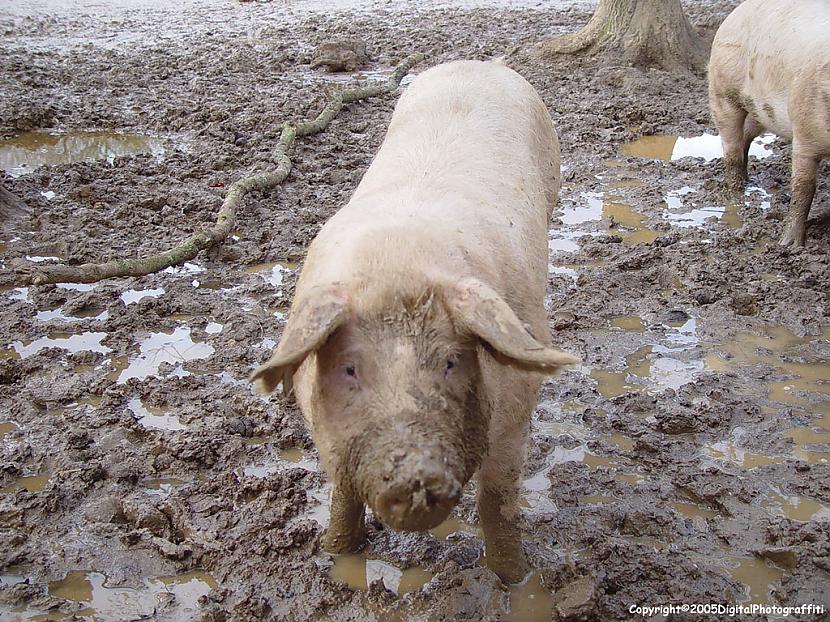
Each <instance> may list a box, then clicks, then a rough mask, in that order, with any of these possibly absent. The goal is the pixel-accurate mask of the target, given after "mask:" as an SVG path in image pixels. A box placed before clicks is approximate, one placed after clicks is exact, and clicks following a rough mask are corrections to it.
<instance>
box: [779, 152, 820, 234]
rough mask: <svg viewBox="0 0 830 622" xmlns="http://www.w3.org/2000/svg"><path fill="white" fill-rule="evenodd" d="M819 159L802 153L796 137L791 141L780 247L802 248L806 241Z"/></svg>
mask: <svg viewBox="0 0 830 622" xmlns="http://www.w3.org/2000/svg"><path fill="white" fill-rule="evenodd" d="M820 161H821V159H820V158H819V157H817V156H815V155H813V154H811V153H809V152H807V153H804V150H803V149H802V147H801V145H800V141H799V140H798V136H796V137H795V138H794V140H793V176H792V181H791V186H792V188H791V195H790V209H789V212H788V214H787V220H786V224H785V225H784V234H783V235H782V236H781V241H780V242H779V244H781V246H804V243H805V242H806V240H807V214H809V212H810V206H811V205H812V204H813V197H814V196H815V194H816V175H817V174H818V165H819V162H820Z"/></svg>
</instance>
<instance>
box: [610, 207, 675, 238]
mask: <svg viewBox="0 0 830 622" xmlns="http://www.w3.org/2000/svg"><path fill="white" fill-rule="evenodd" d="M602 215H603V218H604V219H605V220H607V221H608V229H609V233H612V234H614V235H618V236H620V237H621V238H622V241H623V242H624V243H626V244H651V243H652V242H654V240H656V239H657V238H659V237H660V236H661V235H663V234H664V233H665V232H663V231H658V230H656V229H649V228H648V227H646V225H645V220H646V217H645V216H644V215H643V214H641V213H639V212H637V211H635V210H634V208H632V207H631V206H630V205H628V204H626V203H612V202H606V203H604V204H603V206H602Z"/></svg>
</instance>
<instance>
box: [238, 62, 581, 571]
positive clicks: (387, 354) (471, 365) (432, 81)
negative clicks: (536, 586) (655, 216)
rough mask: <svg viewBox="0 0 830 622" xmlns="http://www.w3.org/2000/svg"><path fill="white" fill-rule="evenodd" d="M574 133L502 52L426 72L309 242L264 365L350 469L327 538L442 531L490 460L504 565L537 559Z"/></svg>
mask: <svg viewBox="0 0 830 622" xmlns="http://www.w3.org/2000/svg"><path fill="white" fill-rule="evenodd" d="M559 158H560V156H559V141H558V139H557V136H556V131H555V129H554V127H553V123H552V122H551V118H550V115H549V114H548V112H547V109H546V108H545V105H544V103H543V102H542V100H541V99H540V97H539V95H538V94H537V93H536V91H535V90H534V89H533V87H532V86H530V84H528V83H527V82H526V81H525V80H524V79H523V78H522V77H521V76H519V75H518V74H517V73H515V72H514V71H512V70H511V69H508V68H507V67H505V66H503V65H500V64H496V63H489V62H478V61H463V62H453V63H449V64H445V65H440V66H438V67H435V68H433V69H430V70H428V71H426V72H424V73H423V74H422V75H421V76H419V77H418V78H417V79H416V80H414V82H413V83H412V85H411V86H410V87H409V88H408V89H407V91H406V93H405V94H404V95H403V96H402V97H401V99H400V101H399V102H398V105H397V106H396V108H395V112H394V115H393V116H392V120H391V123H390V126H389V131H388V132H387V134H386V138H385V140H384V142H383V145H382V146H381V148H380V151H379V152H378V154H377V156H376V157H375V159H374V161H373V162H372V165H371V166H370V167H369V169H368V171H366V174H365V175H364V177H363V180H362V181H361V182H360V185H359V186H358V188H357V189H356V191H355V193H354V195H353V196H352V198H351V200H350V201H349V203H348V204H347V205H346V206H345V207H343V208H342V209H341V210H340V211H339V212H337V213H336V214H335V215H334V216H333V217H332V218H331V220H329V221H328V223H326V225H325V226H324V227H323V228H322V229H321V231H320V233H319V234H318V236H317V237H316V239H315V240H314V241H313V243H312V244H311V246H310V247H309V249H308V255H307V257H306V261H305V265H304V267H303V271H302V274H301V276H300V279H299V281H298V284H297V289H296V294H295V297H294V302H293V305H292V307H291V315H290V319H289V321H288V324H287V325H286V327H285V330H284V332H283V334H282V338H281V340H280V343H279V345H278V346H277V348H276V349H275V351H274V353H273V355H272V356H271V358H270V360H269V361H268V362H267V363H265V364H264V365H262V366H261V367H259V368H258V369H257V370H256V371H255V372H254V373H253V375H252V378H253V379H256V380H258V381H260V382H261V385H262V387H263V388H264V389H265V390H267V391H272V390H273V389H274V388H275V387H276V385H277V384H278V383H279V382H280V381H282V383H283V390H284V391H285V390H286V389H288V390H289V391H290V390H291V386H292V384H293V386H294V388H295V390H296V395H297V399H298V402H299V405H300V408H301V410H302V412H303V415H304V417H305V418H306V420H307V422H308V425H309V428H310V430H311V433H312V436H313V437H314V441H315V443H316V445H317V447H318V449H319V452H320V457H321V459H322V463H323V466H324V468H325V470H326V472H327V473H328V474H329V476H330V477H331V479H332V480H333V492H332V505H331V521H330V525H329V529H328V532H327V533H326V536H325V540H324V546H325V548H326V549H327V550H329V551H330V552H334V553H345V552H350V551H354V550H356V549H358V548H360V546H362V544H363V543H364V541H365V531H364V517H363V513H364V507H365V504H368V505H369V506H370V507H371V508H372V510H373V511H374V513H375V515H376V516H377V517H379V518H380V520H381V521H383V523H385V524H386V525H388V526H390V527H393V528H396V529H404V530H410V531H422V530H426V529H431V528H433V527H436V526H437V525H438V524H440V523H441V522H442V521H444V520H445V519H446V518H447V516H448V515H449V513H450V511H451V510H452V508H453V506H454V505H455V504H456V502H458V500H459V499H460V497H461V493H462V488H463V486H464V484H465V483H466V482H467V481H468V480H469V479H470V478H471V477H472V475H473V474H474V473H476V471H477V472H478V509H479V516H480V519H481V525H482V528H483V531H484V539H485V546H486V553H487V562H488V564H489V566H490V567H491V568H492V569H493V570H494V571H495V572H496V573H497V574H498V575H499V576H500V577H502V578H503V579H505V580H507V581H517V580H520V579H522V578H523V576H524V575H525V574H526V572H527V570H528V568H527V565H526V562H525V560H524V556H523V553H522V549H521V539H520V535H521V534H520V532H519V525H518V518H519V510H518V495H519V478H520V474H521V470H522V461H523V449H524V443H525V440H526V437H527V433H528V429H529V425H530V413H531V411H532V409H533V408H534V406H535V404H536V400H537V393H538V390H539V387H540V385H541V382H542V380H543V378H544V376H545V375H552V374H554V373H555V372H556V371H557V370H558V369H559V368H560V367H561V366H563V365H567V364H571V363H575V362H577V359H575V358H574V357H573V356H570V355H569V354H566V353H564V352H560V351H558V350H555V349H553V348H551V347H550V346H549V343H550V337H549V328H548V322H547V314H546V312H545V307H544V298H545V289H546V283H547V273H548V270H547V258H548V240H547V231H548V221H549V218H550V214H551V210H552V209H553V206H554V204H555V202H556V199H557V194H558V192H559V177H560V173H559Z"/></svg>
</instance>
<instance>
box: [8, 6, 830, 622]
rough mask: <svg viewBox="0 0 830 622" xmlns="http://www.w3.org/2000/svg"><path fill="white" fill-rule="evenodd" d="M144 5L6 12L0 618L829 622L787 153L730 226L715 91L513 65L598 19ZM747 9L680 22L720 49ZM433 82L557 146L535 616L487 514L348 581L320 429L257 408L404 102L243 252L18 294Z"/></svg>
mask: <svg viewBox="0 0 830 622" xmlns="http://www.w3.org/2000/svg"><path fill="white" fill-rule="evenodd" d="M70 4H71V6H70ZM124 4H125V5H126V6H121V5H115V6H113V5H112V4H110V3H93V2H77V3H63V2H59V1H57V0H47V1H45V2H43V3H38V4H36V5H31V4H29V3H18V4H12V3H9V2H2V3H0V5H2V6H3V11H2V13H0V33H2V44H1V45H2V51H3V55H2V57H3V60H2V61H1V64H0V74H1V75H2V77H3V79H2V80H0V133H2V135H3V140H2V141H0V162H2V165H3V169H4V171H5V172H4V177H3V181H2V184H3V186H4V187H5V188H6V189H7V190H8V191H9V192H11V193H12V194H13V195H14V196H16V197H17V198H19V199H20V200H21V201H23V202H24V203H25V205H26V206H27V207H28V208H29V210H30V213H28V214H27V215H26V216H24V217H22V218H20V219H19V220H15V221H14V222H10V223H4V227H3V230H2V236H0V262H2V271H0V298H2V308H3V311H2V313H0V465H2V469H0V617H2V618H3V619H4V620H6V619H8V620H61V619H90V620H92V619H94V620H122V619H139V618H142V617H144V618H145V619H146V618H150V619H156V620H189V619H192V620H209V621H210V620H214V621H220V620H298V621H299V620H303V621H304V620H359V621H370V620H372V621H373V620H389V621H394V620H435V621H438V620H518V621H535V620H551V619H555V620H628V619H632V618H633V619H637V618H636V616H634V615H633V614H631V613H630V607H631V606H632V605H660V604H669V603H709V602H716V603H772V604H784V605H801V604H809V603H812V604H820V605H824V606H825V607H828V606H830V587H828V586H830V574H829V573H830V462H829V461H830V365H829V364H828V361H830V304H828V298H827V297H828V284H830V187H829V186H830V183H828V175H827V173H828V166H827V164H826V163H825V165H824V166H823V167H822V172H821V174H820V181H819V187H818V191H817V194H816V199H815V202H814V204H813V208H812V212H811V217H810V220H809V223H808V236H807V245H806V247H804V248H802V249H792V248H787V249H784V248H781V247H779V246H778V245H777V239H778V237H779V236H780V233H781V230H782V226H783V224H782V219H783V217H784V215H785V213H786V207H787V204H788V201H789V190H788V183H789V164H790V150H789V146H787V145H785V144H784V143H782V142H781V141H778V140H776V139H775V138H774V137H771V136H764V137H762V138H761V139H759V141H757V144H756V146H755V147H753V152H752V153H753V156H754V157H752V158H751V159H750V170H749V173H750V182H749V185H748V187H747V190H746V192H745V193H744V194H743V195H741V196H728V195H725V194H724V193H723V192H722V184H721V180H722V177H723V163H722V161H721V159H720V153H719V145H718V142H717V139H716V138H715V137H714V136H713V135H714V132H715V130H714V126H713V123H712V121H711V119H710V117H709V114H708V106H707V101H706V83H705V80H704V79H703V78H702V77H697V76H691V75H680V76H676V75H670V74H667V73H664V72H661V71H640V70H635V69H630V68H624V67H608V66H598V65H596V64H594V63H593V62H592V61H589V60H581V59H574V58H562V59H560V60H558V61H556V62H552V63H542V62H541V61H538V60H535V59H534V58H532V57H530V56H528V55H526V54H522V53H521V52H520V51H518V48H519V47H520V46H522V45H526V44H530V43H532V42H534V41H538V40H540V39H542V38H544V37H545V36H549V35H552V34H557V33H562V32H567V31H572V30H574V29H576V28H578V27H579V26H580V25H582V24H584V23H585V22H586V21H587V19H588V18H589V16H590V14H591V11H592V10H593V6H592V4H591V3H582V2H551V3H536V2H526V3H525V2H516V3H510V7H511V8H507V9H506V8H503V5H502V4H501V3H491V4H488V3H487V2H459V3H457V4H456V3H449V2H445V3H441V2H427V3H414V2H400V3H373V2H353V3H335V2H323V3H309V2H301V1H299V0H296V1H293V2H271V3H268V2H261V3H252V2H246V3H238V2H230V1H223V0H200V1H196V0H187V1H186V2H184V3H177V4H175V6H173V4H172V3H162V2H157V1H155V0H141V1H140V2H135V3H124ZM497 4H498V5H499V6H496V5H497ZM736 4H737V2H735V1H731V0H701V1H698V2H685V3H684V6H685V7H686V11H687V13H688V15H689V17H690V19H691V20H692V22H693V23H694V24H695V25H696V26H697V27H698V29H699V30H700V31H701V32H702V33H703V34H704V35H706V36H711V35H712V34H713V32H714V29H715V28H716V27H717V24H719V23H720V21H721V20H722V19H723V18H724V17H725V16H726V15H727V14H728V12H729V11H730V10H731V9H732V8H733V7H734V6H735V5H736ZM341 38H358V39H362V40H364V41H366V42H367V54H368V58H369V59H370V60H369V61H368V64H367V66H365V67H364V68H362V69H361V70H360V72H357V73H347V74H343V73H325V72H324V71H323V70H322V69H318V70H313V69H311V67H310V65H311V63H312V61H313V60H314V58H315V55H316V54H317V50H318V49H319V48H320V46H321V45H322V44H324V43H325V42H326V41H329V40H333V39H341ZM412 51H421V52H424V53H426V54H427V55H428V62H427V63H424V64H423V65H422V66H419V67H417V68H416V69H415V72H416V73H417V72H419V71H423V69H424V68H425V67H426V66H428V65H429V64H435V63H438V62H441V61H445V60H451V59H456V58H493V57H496V56H500V55H503V54H506V55H507V59H508V60H507V62H508V63H509V64H510V65H511V66H513V67H514V68H516V69H517V70H518V71H519V72H520V73H522V74H523V75H524V76H525V77H527V78H528V80H530V81H531V83H533V84H534V86H535V87H536V88H537V89H538V90H539V92H540V93H541V95H542V97H543V99H544V100H545V101H546V103H547V104H548V107H549V110H550V111H551V114H552V116H553V118H554V120H555V122H556V125H557V127H558V130H559V133H560V139H561V143H562V153H563V188H562V193H561V199H560V205H559V207H558V208H557V210H556V212H555V217H554V220H553V221H552V222H551V225H550V249H551V255H550V266H549V272H550V274H549V289H548V298H547V305H548V309H549V314H550V326H551V332H552V334H553V336H554V341H555V343H556V345H557V346H558V347H560V348H562V349H564V350H567V351H570V352H574V353H576V354H578V355H579V356H580V357H581V358H582V360H583V363H582V365H581V366H579V367H578V368H575V369H571V370H568V371H566V372H565V373H563V374H562V375H561V376H559V377H558V378H556V379H553V380H551V381H549V382H547V383H546V384H545V385H544V387H543V390H542V393H541V395H540V401H539V405H538V408H537V409H536V411H535V412H534V415H533V429H532V436H531V440H530V443H529V446H528V450H527V458H526V462H525V474H524V480H523V491H522V506H523V515H522V519H521V520H522V528H523V530H524V534H525V535H524V547H525V551H526V552H527V554H528V557H529V559H530V561H531V562H532V564H533V567H534V569H535V571H534V573H533V574H532V575H530V576H529V577H528V579H527V580H526V582H525V583H523V584H522V585H518V586H506V585H503V584H502V583H501V582H500V581H499V579H498V578H497V577H496V576H495V575H494V574H493V573H492V572H490V571H489V570H488V569H487V568H486V566H485V565H484V557H483V555H484V551H483V544H482V538H481V533H480V530H479V528H478V519H477V515H476V511H475V502H474V495H475V491H474V486H473V485H470V486H468V488H467V490H466V492H465V495H464V497H463V499H462V501H461V503H460V504H459V506H458V507H457V508H456V510H455V511H454V514H453V516H452V517H451V518H450V519H449V520H448V521H447V522H446V523H445V524H443V525H441V526H440V527H439V528H437V529H435V530H433V532H432V533H424V534H407V533H399V532H395V531H392V530H389V529H386V528H384V526H383V525H382V524H380V523H379V522H378V521H377V520H375V519H372V518H371V517H370V518H369V521H368V525H367V527H368V535H369V545H368V547H367V548H366V549H365V550H364V551H362V552H361V553H359V554H357V555H354V556H342V557H332V556H330V555H327V554H325V553H324V552H323V551H322V550H321V548H320V540H321V534H322V533H323V530H324V529H325V527H326V524H327V518H328V510H327V504H328V495H329V485H328V483H327V481H326V478H325V476H324V475H323V473H322V472H321V470H320V469H319V467H318V464H317V456H316V452H315V450H314V448H313V446H312V444H311V442H310V439H309V437H308V435H307V433H306V431H305V429H304V427H303V424H302V422H301V419H300V416H299V413H298V412H297V411H296V408H295V407H294V406H293V405H292V404H291V403H287V402H284V401H282V400H280V399H279V398H278V397H269V398H264V397H262V396H260V395H258V394H256V393H255V392H254V391H253V389H252V387H251V385H250V384H249V383H248V381H247V377H248V374H249V372H250V370H251V369H252V368H254V367H255V366H256V365H257V364H259V363H260V362H262V361H264V360H265V359H266V358H267V356H268V355H269V353H270V351H271V349H272V348H273V347H274V345H275V344H276V342H277V340H278V339H279V335H280V332H281V330H282V328H283V326H284V324H285V319H286V313H287V310H288V308H289V306H290V302H291V297H292V293H293V288H294V283H295V282H296V278H297V275H298V273H299V270H300V269H301V267H302V261H303V256H304V251H305V248H306V247H307V245H308V243H309V242H310V240H311V239H312V238H313V237H314V235H315V233H316V232H317V230H318V229H319V227H320V226H321V224H322V223H323V222H324V221H325V220H326V219H327V218H328V217H329V216H331V214H332V213H334V211H335V210H336V209H337V208H338V207H339V206H340V205H342V204H343V203H344V202H345V201H346V200H347V199H348V197H349V195H350V192H351V191H352V190H353V189H354V187H355V186H356V184H357V182H358V181H359V179H360V177H361V175H362V173H363V172H364V171H365V169H366V167H367V166H368V164H369V162H370V160H371V157H372V154H373V153H374V152H375V150H376V149H377V148H378V146H379V144H380V141H381V140H382V138H383V135H384V132H385V130H386V126H387V123H388V121H389V118H390V115H391V111H392V108H393V106H394V98H384V99H376V100H371V101H368V102H365V103H361V104H355V105H350V106H348V107H347V108H346V109H345V110H344V111H343V112H342V113H341V115H340V116H339V117H338V118H337V119H336V120H335V121H334V122H333V123H332V124H331V126H330V128H329V129H327V130H326V132H325V133H323V134H321V135H318V136H315V137H312V138H310V139H308V140H304V141H302V142H300V143H298V145H297V148H296V151H295V152H294V161H295V167H294V170H293V171H292V173H291V175H290V177H289V178H288V180H287V181H286V183H284V184H283V185H282V186H280V187H279V188H277V189H274V190H273V191H269V192H266V193H259V194H256V193H255V194H254V195H252V196H251V197H250V198H249V199H246V202H245V206H244V208H243V209H242V210H241V212H240V214H239V221H238V224H237V228H236V230H235V232H234V234H233V237H232V238H231V239H229V240H228V241H227V242H226V243H225V244H223V245H222V246H220V247H218V248H216V249H213V250H211V251H210V252H206V253H203V254H202V255H200V256H199V257H197V258H196V259H195V260H194V261H193V262H190V263H187V264H185V265H184V266H181V267H177V268H173V269H168V270H166V271H164V272H161V273H158V274H155V275H150V276H146V277H142V278H126V279H115V280H110V281H103V282H101V283H97V284H94V285H80V284H73V283H62V284H58V285H54V286H43V287H23V286H21V285H20V283H19V282H17V280H16V278H17V274H18V273H19V271H20V270H23V269H24V267H25V265H27V264H30V263H32V262H52V261H68V262H73V263H77V262H86V261H97V260H106V259H111V258H114V257H117V256H133V255H135V254H138V253H141V254H150V253H156V252H159V251H160V250H162V249H164V248H167V247H169V246H172V245H173V244H175V243H177V242H178V241H180V240H181V239H183V238H184V237H186V236H187V235H188V234H190V233H191V232H192V231H194V230H195V229H196V228H198V227H201V226H203V225H204V224H205V223H208V222H210V221H211V220H212V219H213V218H214V215H215V212H216V210H217V208H218V206H219V205H220V204H221V201H222V198H223V192H224V188H226V187H227V186H228V185H229V184H230V183H232V182H233V181H234V180H236V179H238V178H240V177H242V176H245V175H247V174H249V173H251V172H254V171H259V170H263V169H267V168H269V166H270V165H269V158H270V152H271V150H272V149H273V147H274V144H275V142H276V139H277V136H278V134H279V130H280V124H281V123H282V122H283V121H284V120H299V119H302V118H305V117H306V116H308V115H313V114H316V113H317V112H318V111H319V109H320V108H321V106H322V103H323V102H324V101H325V99H326V97H327V96H328V95H329V94H330V93H331V92H332V89H335V88H341V87H342V85H343V84H345V83H348V81H349V80H362V81H370V80H375V79H382V78H383V77H384V76H386V75H388V72H389V71H390V68H391V67H393V66H394V65H395V63H396V62H397V61H399V60H400V59H401V58H403V57H404V56H405V55H406V54H408V53H410V52H412ZM36 152H37V154H38V155H36V156H34V155H31V154H32V153H36ZM27 153H28V154H29V155H27ZM73 616H74V617H73ZM673 619H677V620H686V619H689V620H691V619H695V620H699V619H706V616H686V617H683V616H682V615H678V616H675V617H674V618H673ZM711 619H717V617H716V616H711ZM736 619H747V620H753V619H764V617H763V616H756V617H753V616H750V615H745V616H743V618H741V617H740V616H739V617H738V618H736ZM790 619H805V620H807V619H809V620H814V619H819V618H817V617H816V616H802V617H800V618H799V617H798V616H790Z"/></svg>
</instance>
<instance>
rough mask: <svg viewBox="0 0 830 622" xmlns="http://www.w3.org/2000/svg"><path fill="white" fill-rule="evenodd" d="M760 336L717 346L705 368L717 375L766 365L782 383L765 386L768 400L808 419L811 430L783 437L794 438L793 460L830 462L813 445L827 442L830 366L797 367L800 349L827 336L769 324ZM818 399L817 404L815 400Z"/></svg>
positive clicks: (829, 435)
mask: <svg viewBox="0 0 830 622" xmlns="http://www.w3.org/2000/svg"><path fill="white" fill-rule="evenodd" d="M762 332H763V334H762V335H756V334H752V333H739V334H737V335H736V336H735V337H734V338H733V339H731V340H729V341H727V342H725V343H722V344H719V345H717V346H715V348H714V350H715V351H716V353H713V354H710V355H709V356H707V357H706V359H705V364H706V368H707V369H709V370H711V371H715V372H732V371H735V370H737V369H740V368H746V367H753V366H758V365H761V366H769V367H772V368H773V369H775V373H776V375H783V376H787V377H788V378H787V379H785V380H770V381H767V382H766V383H765V385H766V389H767V397H768V399H769V400H771V401H773V402H778V403H781V404H786V405H788V406H790V407H794V408H795V409H797V410H800V411H803V412H805V413H807V414H808V415H810V417H811V421H810V423H809V427H803V428H791V429H789V430H787V431H786V432H785V434H786V435H787V436H789V437H791V438H792V439H793V442H794V444H795V449H794V452H793V453H794V455H795V456H796V457H798V458H800V459H802V460H806V461H808V462H811V463H814V464H817V463H823V462H827V461H828V459H830V451H827V450H823V449H815V447H814V446H819V445H827V444H828V443H830V400H827V399H826V398H824V396H826V395H828V394H830V364H828V363H826V362H823V361H822V362H818V363H799V362H792V361H791V359H793V358H798V357H799V354H798V350H797V348H799V347H800V346H805V345H807V344H811V343H813V342H816V341H827V340H830V331H825V332H824V333H822V334H821V335H819V336H807V337H799V336H798V335H795V334H794V333H792V332H791V331H790V330H788V329H787V328H785V327H783V326H774V325H768V326H765V327H764V328H763V331H762ZM805 395H806V396H820V397H819V399H818V400H815V397H805Z"/></svg>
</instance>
